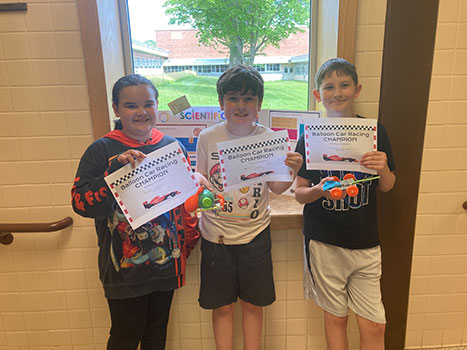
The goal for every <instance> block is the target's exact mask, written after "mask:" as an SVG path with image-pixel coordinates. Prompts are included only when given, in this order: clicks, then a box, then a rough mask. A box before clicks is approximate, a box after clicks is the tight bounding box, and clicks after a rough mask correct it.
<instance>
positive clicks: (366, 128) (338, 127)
mask: <svg viewBox="0 0 467 350" xmlns="http://www.w3.org/2000/svg"><path fill="white" fill-rule="evenodd" d="M306 129H307V130H313V131H327V130H356V131H375V130H376V127H375V126H370V125H307V126H306Z"/></svg>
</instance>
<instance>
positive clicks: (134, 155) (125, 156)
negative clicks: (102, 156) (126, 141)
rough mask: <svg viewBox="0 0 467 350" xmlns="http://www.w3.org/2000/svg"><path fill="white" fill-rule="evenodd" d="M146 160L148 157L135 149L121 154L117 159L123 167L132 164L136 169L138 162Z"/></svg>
mask: <svg viewBox="0 0 467 350" xmlns="http://www.w3.org/2000/svg"><path fill="white" fill-rule="evenodd" d="M144 158H146V155H145V154H144V153H143V152H141V151H138V150H135V149H129V150H128V151H125V152H123V153H122V154H120V155H119V156H118V157H117V160H118V162H119V163H121V164H123V165H125V164H128V163H131V166H132V167H133V168H134V167H136V162H137V161H138V162H141V161H142V160H143V159H144Z"/></svg>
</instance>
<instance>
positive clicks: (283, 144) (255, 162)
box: [217, 130, 293, 191]
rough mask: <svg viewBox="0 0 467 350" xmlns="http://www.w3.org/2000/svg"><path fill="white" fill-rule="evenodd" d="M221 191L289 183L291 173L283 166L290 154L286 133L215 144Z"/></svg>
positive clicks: (274, 133)
mask: <svg viewBox="0 0 467 350" xmlns="http://www.w3.org/2000/svg"><path fill="white" fill-rule="evenodd" d="M217 149H218V151H219V160H220V166H221V173H222V180H223V184H224V189H225V190H226V191H230V190H232V189H236V188H240V187H244V186H246V185H248V184H255V183H260V182H264V181H292V180H293V174H292V170H291V169H290V168H289V167H287V166H286V165H285V164H284V160H285V158H286V156H287V152H290V144H289V136H288V134H287V131H286V130H281V131H276V132H270V133H265V134H261V135H255V136H251V137H245V138H241V139H236V140H229V141H224V142H218V143H217Z"/></svg>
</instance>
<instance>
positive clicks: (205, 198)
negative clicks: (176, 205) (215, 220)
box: [184, 186, 225, 216]
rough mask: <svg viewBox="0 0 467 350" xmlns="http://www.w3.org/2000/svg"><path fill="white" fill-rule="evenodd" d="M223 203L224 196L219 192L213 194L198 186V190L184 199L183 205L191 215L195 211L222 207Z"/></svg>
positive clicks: (195, 212)
mask: <svg viewBox="0 0 467 350" xmlns="http://www.w3.org/2000/svg"><path fill="white" fill-rule="evenodd" d="M224 204H225V201H224V196H222V195H221V194H217V195H214V193H212V192H211V191H209V190H208V189H206V188H204V187H201V186H200V187H199V188H198V191H197V192H196V193H195V194H194V195H193V196H191V197H189V198H188V199H187V200H186V201H185V204H184V207H185V210H186V211H187V212H189V213H190V214H191V216H195V215H196V214H197V213H200V212H202V211H206V210H214V211H216V210H218V209H224Z"/></svg>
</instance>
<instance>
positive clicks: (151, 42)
mask: <svg viewBox="0 0 467 350" xmlns="http://www.w3.org/2000/svg"><path fill="white" fill-rule="evenodd" d="M144 43H145V44H146V45H148V46H153V47H157V44H156V42H155V41H154V40H146V41H145V42H144Z"/></svg>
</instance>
